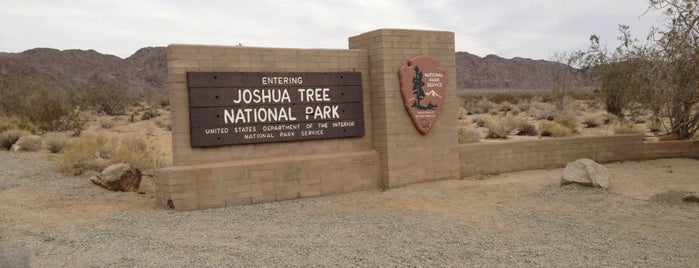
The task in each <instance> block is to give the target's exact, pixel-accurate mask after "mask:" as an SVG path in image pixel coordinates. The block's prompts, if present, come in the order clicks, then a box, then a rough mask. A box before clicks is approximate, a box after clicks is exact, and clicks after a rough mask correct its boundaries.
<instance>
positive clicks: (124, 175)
mask: <svg viewBox="0 0 699 268" xmlns="http://www.w3.org/2000/svg"><path fill="white" fill-rule="evenodd" d="M142 175H143V174H141V170H139V169H137V168H133V167H131V166H130V165H129V164H126V163H119V164H114V165H111V166H108V167H107V168H105V169H104V170H103V171H102V172H101V173H100V174H99V175H97V176H93V177H92V178H90V181H92V183H94V184H97V185H99V186H102V187H104V188H107V189H109V190H112V191H121V192H136V191H138V187H139V186H140V185H141V176H142Z"/></svg>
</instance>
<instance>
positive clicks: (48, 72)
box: [0, 47, 585, 96]
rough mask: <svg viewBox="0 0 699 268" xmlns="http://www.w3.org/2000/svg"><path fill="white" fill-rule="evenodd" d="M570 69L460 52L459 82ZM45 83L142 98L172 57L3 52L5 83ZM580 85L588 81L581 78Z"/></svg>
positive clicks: (547, 81) (542, 81) (161, 53)
mask: <svg viewBox="0 0 699 268" xmlns="http://www.w3.org/2000/svg"><path fill="white" fill-rule="evenodd" d="M566 68H569V67H568V66H566V65H563V64H560V63H557V62H553V61H545V60H532V59H525V58H513V59H505V58H501V57H498V56H496V55H487V56H485V57H483V58H481V57H478V56H476V55H473V54H469V53H467V52H457V53H456V74H457V77H456V84H457V88H458V89H459V90H460V91H461V92H464V91H468V90H469V89H490V88H497V89H502V88H511V89H524V90H527V89H537V90H541V89H549V88H551V87H552V85H553V76H552V74H553V73H554V72H556V71H560V70H565V69H566ZM18 77H19V78H22V79H41V80H45V81H47V82H49V83H50V84H52V85H53V86H55V87H60V88H62V89H64V90H80V89H81V88H84V87H86V86H90V85H91V84H93V83H97V82H99V81H103V80H110V79H117V80H119V81H121V82H123V83H126V84H127V85H128V86H129V87H131V89H132V90H134V91H136V92H137V93H138V94H140V95H142V96H150V95H153V94H157V93H164V92H166V91H167V59H166V50H165V48H164V47H146V48H142V49H140V50H138V51H137V52H136V53H134V54H133V55H131V56H130V57H128V58H126V59H121V58H119V57H116V56H113V55H105V54H102V53H99V52H97V51H94V50H62V51H61V50H57V49H51V48H35V49H30V50H27V51H24V52H21V53H0V85H2V83H3V82H4V83H11V82H12V81H17V79H18ZM573 83H574V85H583V86H584V84H585V82H584V81H583V80H582V79H578V80H576V81H574V82H573Z"/></svg>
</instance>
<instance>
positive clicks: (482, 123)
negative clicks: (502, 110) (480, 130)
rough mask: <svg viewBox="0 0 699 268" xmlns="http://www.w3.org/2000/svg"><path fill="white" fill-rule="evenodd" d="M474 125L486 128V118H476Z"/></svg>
mask: <svg viewBox="0 0 699 268" xmlns="http://www.w3.org/2000/svg"><path fill="white" fill-rule="evenodd" d="M473 123H474V124H476V126H478V127H485V118H483V117H482V116H475V117H474V118H473Z"/></svg>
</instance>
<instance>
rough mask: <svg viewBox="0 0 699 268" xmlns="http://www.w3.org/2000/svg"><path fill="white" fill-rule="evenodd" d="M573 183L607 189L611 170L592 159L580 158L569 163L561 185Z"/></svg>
mask: <svg viewBox="0 0 699 268" xmlns="http://www.w3.org/2000/svg"><path fill="white" fill-rule="evenodd" d="M571 183H577V184H581V185H585V186H591V187H600V188H603V189H607V188H609V171H607V168H606V167H604V166H603V165H600V164H598V163H597V162H595V161H594V160H592V159H587V158H583V159H578V160H575V161H573V162H570V163H568V165H566V168H565V169H564V170H563V175H562V176H561V185H566V184H571Z"/></svg>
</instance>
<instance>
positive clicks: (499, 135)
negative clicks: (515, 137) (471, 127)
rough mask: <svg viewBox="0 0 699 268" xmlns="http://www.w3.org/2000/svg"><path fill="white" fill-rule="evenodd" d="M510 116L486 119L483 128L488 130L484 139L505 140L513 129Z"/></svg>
mask: <svg viewBox="0 0 699 268" xmlns="http://www.w3.org/2000/svg"><path fill="white" fill-rule="evenodd" d="M511 121H513V119H512V116H509V118H508V117H501V118H494V117H491V118H488V119H486V123H485V127H486V128H488V133H487V134H486V138H489V139H506V138H507V136H508V135H509V134H510V131H512V129H513V128H514V126H513V124H512V122H511Z"/></svg>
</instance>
